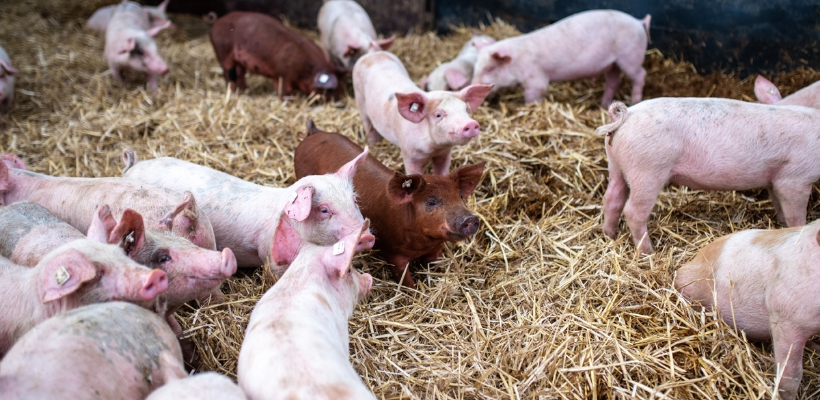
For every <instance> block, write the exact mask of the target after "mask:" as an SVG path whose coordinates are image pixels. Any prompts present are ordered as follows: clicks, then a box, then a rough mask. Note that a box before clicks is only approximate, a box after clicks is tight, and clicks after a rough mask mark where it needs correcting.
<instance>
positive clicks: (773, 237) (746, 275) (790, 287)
mask: <svg viewBox="0 0 820 400" xmlns="http://www.w3.org/2000/svg"><path fill="white" fill-rule="evenodd" d="M818 258H820V222H813V223H811V224H809V225H806V226H803V227H797V228H788V229H777V230H768V231H767V230H757V229H755V230H746V231H741V232H737V233H733V234H731V235H728V236H724V237H722V238H720V239H717V240H716V241H714V242H713V243H711V244H709V245H707V246H706V247H704V248H703V249H701V250H700V251H699V252H698V254H697V256H695V258H694V259H692V261H690V262H688V263H687V264H685V265H684V266H682V267H681V268H680V269H679V270H678V271H677V273H676V276H675V288H677V289H678V290H680V292H681V294H682V295H683V296H684V297H686V298H687V299H689V300H690V301H697V302H700V303H701V304H702V305H703V306H705V307H707V308H708V309H712V310H714V309H716V310H717V311H718V313H719V315H720V316H721V317H722V318H723V319H724V320H725V321H726V323H727V324H728V325H729V326H731V327H734V328H736V329H737V330H740V331H744V332H745V333H746V337H747V338H749V339H751V340H755V341H769V340H771V341H773V342H774V356H775V362H777V363H778V364H779V365H780V366H781V367H783V366H784V364H785V368H784V370H783V376H782V379H781V380H780V385H779V388H780V396H781V398H782V399H784V400H793V399H795V398H796V396H797V390H798V387H799V385H800V380H801V378H802V376H803V357H802V355H803V347H804V346H809V347H812V348H817V345H816V344H815V343H814V342H811V341H810V339H811V337H812V336H814V335H817V334H820V299H818V297H817V284H818V282H820V268H818V267H817V262H816V260H817V259H818ZM715 301H717V303H715ZM787 359H788V361H787Z"/></svg>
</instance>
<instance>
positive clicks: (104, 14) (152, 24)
mask: <svg viewBox="0 0 820 400" xmlns="http://www.w3.org/2000/svg"><path fill="white" fill-rule="evenodd" d="M168 1H169V0H165V1H163V2H162V3H160V5H158V6H156V7H152V6H139V5H138V4H136V3H133V2H129V3H131V4H134V5H136V6H138V7H140V10H139V12H138V13H135V15H136V16H137V17H138V18H139V19H138V21H139V22H138V23H139V26H140V27H141V28H142V29H143V30H146V31H147V30H149V29H151V28H157V27H161V26H162V27H163V29H165V24H166V22H168V15H167V14H165V9H166V8H167V7H168ZM118 5H119V4H112V5H110V6H105V7H102V8H100V9H99V10H97V11H94V14H92V15H91V18H89V19H88V22H87V23H86V26H87V27H88V28H90V29H93V30H95V31H100V32H105V30H106V29H107V28H108V22H109V21H111V17H112V16H113V15H114V10H116V9H117V6H118ZM131 9H133V8H132V7H131ZM157 33H158V32H157Z"/></svg>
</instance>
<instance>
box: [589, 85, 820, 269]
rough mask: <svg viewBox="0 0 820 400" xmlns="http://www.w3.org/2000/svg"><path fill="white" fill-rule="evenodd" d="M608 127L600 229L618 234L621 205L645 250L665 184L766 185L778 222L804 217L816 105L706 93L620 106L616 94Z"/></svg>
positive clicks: (815, 145)
mask: <svg viewBox="0 0 820 400" xmlns="http://www.w3.org/2000/svg"><path fill="white" fill-rule="evenodd" d="M609 115H610V116H611V118H612V120H613V121H614V122H613V123H611V124H609V125H605V126H602V127H600V128H598V130H597V132H598V133H606V135H607V138H606V153H607V156H608V158H609V186H608V187H607V190H606V194H605V195H604V210H603V212H604V232H605V233H606V235H607V236H609V237H610V238H613V239H614V238H616V236H617V232H618V219H619V218H620V214H621V211H623V213H624V215H625V216H626V223H627V225H628V226H629V229H630V231H631V232H632V238H633V240H634V242H635V245H636V246H637V247H638V248H639V249H640V250H641V252H643V253H647V254H648V253H651V252H652V245H651V243H650V240H649V236H648V234H647V228H646V223H647V221H648V220H649V215H650V213H651V212H652V206H654V204H655V200H656V199H657V197H658V194H659V193H660V192H661V190H663V187H664V186H665V185H666V184H667V183H668V182H672V183H674V184H677V185H682V186H688V187H690V188H692V189H704V190H748V189H754V188H763V187H765V188H768V189H769V194H770V196H771V198H772V205H773V206H774V209H775V211H776V212H777V217H778V219H779V220H780V221H781V223H783V224H785V225H787V226H799V225H803V224H805V223H806V205H807V204H808V200H809V195H810V194H811V188H812V184H813V183H814V182H815V181H817V180H818V179H820V163H819V162H818V161H817V159H816V157H814V155H815V154H818V152H820V131H818V130H819V129H820V128H818V127H820V111H818V110H814V109H811V108H807V107H796V106H782V107H781V106H778V107H773V106H769V105H763V104H756V103H748V102H742V101H737V100H729V99H711V98H658V99H652V100H647V101H645V102H641V103H639V104H637V105H634V106H632V107H629V109H627V108H626V106H625V105H624V104H623V103H621V102H614V103H612V106H611V107H610V108H609Z"/></svg>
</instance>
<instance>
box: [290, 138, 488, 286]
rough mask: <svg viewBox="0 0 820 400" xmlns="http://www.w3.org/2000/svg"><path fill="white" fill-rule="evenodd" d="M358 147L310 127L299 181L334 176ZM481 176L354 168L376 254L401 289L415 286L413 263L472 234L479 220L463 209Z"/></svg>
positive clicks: (467, 170)
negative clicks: (412, 274) (330, 173)
mask: <svg viewBox="0 0 820 400" xmlns="http://www.w3.org/2000/svg"><path fill="white" fill-rule="evenodd" d="M360 152H361V148H360V147H359V146H357V145H356V144H354V143H353V142H351V141H350V139H348V138H346V137H344V136H342V135H340V134H338V133H330V132H322V131H320V130H318V129H317V128H316V127H315V126H314V125H313V124H312V123H310V124H309V125H308V131H307V137H306V138H305V139H304V140H303V141H302V142H301V143H299V146H297V147H296V151H295V152H294V159H293V163H294V166H295V169H296V176H297V177H300V178H302V177H305V176H308V175H312V174H324V173H327V172H328V171H334V170H335V169H336V168H338V167H339V166H340V165H343V164H344V163H346V162H349V160H350V159H351V158H353V157H356V155H358V154H360ZM483 172H484V163H483V162H482V163H479V164H474V165H465V166H463V167H460V168H458V169H456V170H455V171H453V172H451V173H450V174H449V175H445V176H441V175H403V174H401V173H398V172H394V171H392V170H390V169H389V168H387V167H385V166H384V164H382V163H380V162H379V161H378V160H376V159H375V158H374V157H373V156H368V157H367V159H366V160H365V161H364V162H363V163H362V165H360V166H359V167H358V168H357V169H356V174H355V176H354V178H353V185H354V186H355V188H356V191H357V192H359V193H363V194H365V193H366V195H363V196H361V197H360V198H359V205H360V206H361V207H362V214H363V215H364V216H365V217H366V218H369V219H370V220H371V221H373V230H374V231H375V232H376V233H377V234H378V239H377V240H376V244H375V248H376V249H379V250H380V251H379V254H381V255H382V256H383V257H384V258H385V260H387V262H388V263H390V264H391V266H390V269H391V271H392V272H393V278H394V279H396V281H401V282H402V284H403V285H404V286H407V287H411V288H412V287H415V282H414V281H413V278H412V276H411V274H410V271H408V270H406V269H407V266H408V264H409V263H410V262H411V261H413V260H416V259H421V261H422V262H425V263H426V262H431V261H435V260H438V259H439V258H441V247H442V245H443V244H444V243H445V242H457V241H461V240H465V239H467V238H469V237H470V236H472V235H474V234H475V233H476V231H477V230H478V223H479V221H478V217H476V216H475V215H473V214H472V213H471V212H470V210H469V209H468V208H467V207H466V205H465V204H464V202H465V200H466V199H467V198H468V197H469V196H470V194H471V193H472V192H473V190H475V188H476V186H477V185H478V182H479V181H480V180H481V174H482V173H483Z"/></svg>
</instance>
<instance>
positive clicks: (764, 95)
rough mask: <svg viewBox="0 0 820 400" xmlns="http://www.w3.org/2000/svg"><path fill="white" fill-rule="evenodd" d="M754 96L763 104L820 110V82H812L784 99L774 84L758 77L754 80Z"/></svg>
mask: <svg viewBox="0 0 820 400" xmlns="http://www.w3.org/2000/svg"><path fill="white" fill-rule="evenodd" d="M755 96H756V97H757V101H759V102H761V103H763V104H777V105H779V106H804V107H812V108H820V81H817V82H814V83H812V84H811V85H809V86H806V87H804V88H803V89H800V90H798V91H796V92H794V93H792V94H790V95H788V96H786V98H785V99H784V98H783V97H782V96H781V95H780V91H779V90H777V86H775V85H774V83H772V82H771V81H769V80H768V79H766V78H764V77H762V76H760V75H758V76H757V78H756V79H755Z"/></svg>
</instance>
